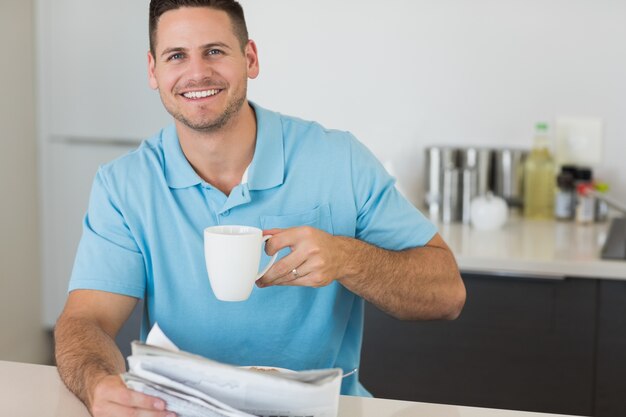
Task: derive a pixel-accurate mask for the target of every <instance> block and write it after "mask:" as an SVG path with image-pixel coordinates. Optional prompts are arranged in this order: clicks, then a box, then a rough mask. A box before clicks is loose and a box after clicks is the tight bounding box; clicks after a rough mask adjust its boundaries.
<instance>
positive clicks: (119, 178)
mask: <svg viewBox="0 0 626 417" xmlns="http://www.w3.org/2000/svg"><path fill="white" fill-rule="evenodd" d="M148 72H149V80H150V85H151V87H152V88H154V89H157V90H158V91H159V94H160V96H161V100H162V102H163V104H164V106H165V108H166V109H167V110H168V112H169V113H170V114H171V115H172V116H173V118H174V123H173V125H171V126H168V127H166V128H164V129H163V130H162V131H161V132H159V133H158V134H157V135H155V136H154V137H152V138H150V139H148V140H146V141H145V142H144V143H143V144H142V145H141V146H140V147H139V148H138V149H137V150H136V151H134V152H132V153H131V154H129V155H126V156H124V157H122V158H120V159H118V160H116V161H113V162H111V163H109V164H107V165H104V166H103V167H101V168H100V170H99V171H98V173H97V175H96V178H95V180H94V184H93V188H92V193H91V198H90V203H89V210H88V213H87V216H86V217H85V222H84V228H83V237H82V239H81V242H80V245H79V248H78V252H77V255H76V262H75V265H74V270H73V272H72V278H71V282H70V288H69V290H70V294H69V297H68V300H67V303H66V306H65V309H64V311H63V313H62V315H61V317H60V318H59V320H58V323H57V327H56V330H55V337H56V359H57V365H58V369H59V373H60V374H61V377H62V379H63V381H64V382H65V383H66V385H67V386H68V387H69V388H70V389H71V390H72V391H73V392H74V393H75V394H76V395H77V396H78V397H79V398H80V399H81V400H82V401H83V402H85V404H86V405H87V407H88V408H89V410H90V412H91V413H92V414H93V415H94V416H98V417H100V416H135V415H137V416H139V415H141V416H154V417H157V416H159V417H164V416H166V415H171V413H170V412H168V411H167V409H166V404H165V403H164V402H163V401H161V400H159V399H157V398H154V397H149V396H146V395H143V394H140V393H136V392H133V391H130V390H128V389H127V388H126V387H125V386H124V384H123V382H122V380H121V379H120V378H119V374H120V373H122V372H124V371H125V365H124V359H123V358H122V356H121V354H120V352H119V350H118V348H117V347H116V345H115V342H114V340H115V336H116V334H117V333H118V331H119V329H120V327H121V326H122V325H123V323H124V322H125V321H126V320H127V318H128V316H129V314H130V313H131V311H132V310H133V308H134V306H135V305H136V303H137V300H138V299H141V298H143V299H144V301H145V303H144V306H145V307H144V308H145V310H144V321H143V325H142V338H145V336H146V334H147V331H148V330H149V329H150V327H151V326H152V325H153V324H154V323H156V322H158V323H159V326H160V327H161V328H162V329H163V330H164V331H165V333H166V334H167V335H168V336H169V337H170V338H171V339H172V340H173V341H174V343H175V344H177V345H178V346H179V347H181V348H182V349H184V350H186V351H190V352H193V353H197V354H200V355H204V356H207V357H209V358H212V359H216V360H219V361H223V362H227V363H231V364H236V365H267V366H274V367H281V368H291V369H296V370H301V369H311V368H324V367H329V368H330V367H340V368H342V369H343V370H344V371H345V372H347V371H350V370H352V369H354V368H357V367H358V366H359V359H360V348H361V340H362V329H363V306H364V300H367V301H369V302H371V303H373V304H375V305H376V306H377V307H379V308H380V309H382V310H384V311H386V312H387V313H389V314H391V315H393V316H395V317H397V318H400V319H408V320H419V319H424V320H427V319H453V318H455V317H457V316H458V314H459V313H460V311H461V309H462V307H463V304H464V302H465V288H464V286H463V282H462V281H461V278H460V275H459V272H458V269H457V267H456V263H455V261H454V257H453V256H452V254H451V253H450V251H449V249H448V247H447V246H446V244H445V243H444V242H443V240H442V239H441V237H440V236H439V235H438V234H437V232H436V229H435V227H434V226H433V225H432V224H431V223H430V222H428V221H427V220H426V219H425V218H424V217H423V216H422V215H421V213H419V212H418V211H417V210H416V209H415V208H414V207H413V206H411V204H409V203H408V202H407V201H406V200H405V199H404V198H402V197H401V195H400V194H399V193H398V192H397V190H396V188H395V187H394V181H393V179H392V178H391V177H390V176H389V175H388V174H387V173H386V172H385V170H384V169H383V168H382V166H381V165H380V163H379V162H378V161H377V160H376V159H375V158H374V157H373V156H372V154H371V153H370V152H369V151H368V150H367V149H366V148H365V147H364V146H363V145H362V144H360V143H359V142H358V141H357V140H356V139H355V138H354V137H353V136H352V135H350V134H349V133H346V132H342V131H337V130H329V129H325V128H324V127H322V126H320V125H319V124H317V123H314V122H309V121H304V120H300V119H297V118H294V117H289V116H284V115H281V114H279V113H275V112H272V111H269V110H266V109H264V108H262V107H260V106H259V105H257V104H254V103H251V102H249V101H248V100H247V82H248V79H253V78H256V77H257V75H258V74H259V60H258V53H257V48H256V45H255V44H254V42H253V41H252V40H250V39H248V33H247V29H246V25H245V20H244V15H243V11H242V9H241V7H240V5H239V4H238V3H237V2H236V1H233V0H204V1H203V0H152V1H151V3H150V52H149V53H148ZM218 224H244V225H250V226H256V227H260V228H263V229H264V231H265V233H266V234H272V235H273V237H272V238H271V239H270V240H269V241H268V244H267V246H266V251H267V253H268V254H269V255H273V254H275V253H277V252H280V254H279V255H280V256H279V259H280V260H278V261H277V262H276V263H275V264H274V266H273V267H272V268H271V269H270V270H269V271H268V272H267V273H266V274H265V275H264V276H263V277H262V278H261V279H260V280H259V281H258V282H257V288H255V289H254V291H253V292H252V295H251V296H250V298H249V299H248V300H247V301H245V302H241V303H226V302H221V301H218V300H217V299H216V298H215V296H214V294H213V292H212V290H211V287H210V285H209V280H208V278H207V273H206V270H205V267H204V256H203V244H202V232H203V230H204V229H205V228H206V227H209V226H214V225H218ZM342 393H343V394H350V395H369V394H368V393H367V391H366V390H365V389H364V387H363V386H362V385H361V384H360V383H359V381H358V376H357V375H356V374H355V375H352V376H350V377H347V378H345V379H344V380H343V385H342Z"/></svg>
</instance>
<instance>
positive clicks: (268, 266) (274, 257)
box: [256, 235, 278, 279]
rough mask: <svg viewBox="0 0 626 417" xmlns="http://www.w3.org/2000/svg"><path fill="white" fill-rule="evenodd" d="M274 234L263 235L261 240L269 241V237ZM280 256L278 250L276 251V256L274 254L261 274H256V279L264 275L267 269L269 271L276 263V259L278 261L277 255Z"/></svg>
mask: <svg viewBox="0 0 626 417" xmlns="http://www.w3.org/2000/svg"><path fill="white" fill-rule="evenodd" d="M271 237H272V235H267V236H264V237H263V242H261V244H263V243H265V242H267V241H268V240H269V238H271ZM277 256H278V252H276V253H275V254H274V256H272V259H270V261H269V262H268V264H267V266H266V267H265V268H264V269H263V270H262V271H261V272H259V275H257V276H256V279H259V278H261V277H262V276H263V275H265V273H266V272H267V271H269V269H270V268H271V267H272V265H274V261H276V257H277Z"/></svg>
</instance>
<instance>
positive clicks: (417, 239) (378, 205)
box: [351, 138, 437, 250]
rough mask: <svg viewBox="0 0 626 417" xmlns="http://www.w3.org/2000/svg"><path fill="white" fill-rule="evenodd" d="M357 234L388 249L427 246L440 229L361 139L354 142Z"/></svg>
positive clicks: (353, 183)
mask: <svg viewBox="0 0 626 417" xmlns="http://www.w3.org/2000/svg"><path fill="white" fill-rule="evenodd" d="M351 165H352V166H351V169H352V172H351V175H352V187H353V192H354V198H355V205H356V209H357V227H356V237H357V238H358V239H360V240H363V241H365V242H368V243H371V244H373V245H376V246H378V247H381V248H384V249H389V250H403V249H408V248H411V247H416V246H424V245H425V244H426V243H428V242H429V241H430V240H431V239H432V238H433V236H434V235H435V234H436V233H437V228H436V227H435V225H434V224H433V223H431V222H430V221H429V220H428V219H426V218H425V217H424V215H423V214H422V213H421V212H420V211H419V210H418V209H417V208H415V206H413V205H412V204H411V203H410V202H409V201H407V200H406V199H405V198H404V197H403V196H402V194H400V192H399V191H398V190H397V188H396V187H395V179H394V178H393V177H392V176H391V175H389V174H388V173H387V171H386V170H385V168H384V167H383V166H382V164H381V163H380V162H379V161H378V160H377V159H376V157H375V156H374V155H373V154H372V153H371V152H370V151H369V149H367V148H366V147H365V146H364V145H363V144H361V143H360V142H359V141H358V140H356V139H354V138H353V140H352V142H351Z"/></svg>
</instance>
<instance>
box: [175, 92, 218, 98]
mask: <svg viewBox="0 0 626 417" xmlns="http://www.w3.org/2000/svg"><path fill="white" fill-rule="evenodd" d="M219 92H220V90H205V91H190V92H188V93H184V94H183V96H185V97H186V98H204V97H209V96H214V95H216V94H217V93H219Z"/></svg>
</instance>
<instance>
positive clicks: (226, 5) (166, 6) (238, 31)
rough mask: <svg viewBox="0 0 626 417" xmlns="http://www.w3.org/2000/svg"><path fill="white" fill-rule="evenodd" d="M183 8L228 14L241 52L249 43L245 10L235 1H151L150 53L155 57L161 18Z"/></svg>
mask: <svg viewBox="0 0 626 417" xmlns="http://www.w3.org/2000/svg"><path fill="white" fill-rule="evenodd" d="M181 7H209V8H211V9H215V10H221V11H224V12H226V14H228V16H229V17H230V21H231V22H232V25H233V32H235V36H236V37H237V39H239V43H240V44H241V50H242V51H243V50H244V49H245V47H246V44H247V43H248V28H247V26H246V19H245V17H244V14H243V8H242V7H241V4H239V3H238V2H237V1H235V0H150V20H149V21H148V32H149V36H150V52H151V53H152V56H156V55H155V50H154V46H155V43H156V39H155V38H156V30H157V25H158V23H159V18H160V17H161V15H163V13H165V12H167V11H170V10H176V9H180V8H181Z"/></svg>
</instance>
